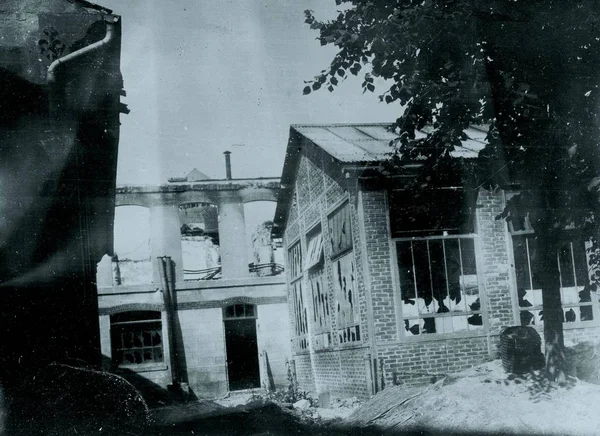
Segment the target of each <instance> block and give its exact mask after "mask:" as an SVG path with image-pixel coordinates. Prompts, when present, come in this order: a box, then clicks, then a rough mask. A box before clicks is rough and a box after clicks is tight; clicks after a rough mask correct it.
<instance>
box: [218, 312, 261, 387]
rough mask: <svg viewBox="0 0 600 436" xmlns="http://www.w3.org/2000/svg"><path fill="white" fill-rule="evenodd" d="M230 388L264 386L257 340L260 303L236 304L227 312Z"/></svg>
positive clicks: (224, 315)
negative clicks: (261, 381)
mask: <svg viewBox="0 0 600 436" xmlns="http://www.w3.org/2000/svg"><path fill="white" fill-rule="evenodd" d="M223 318H224V323H225V349H226V352H227V375H228V378H229V390H230V391H239V390H242V389H253V388H259V387H260V368H259V361H258V345H257V340H256V307H255V306H254V305H252V304H232V305H231V306H227V307H226V308H225V310H224V314H223Z"/></svg>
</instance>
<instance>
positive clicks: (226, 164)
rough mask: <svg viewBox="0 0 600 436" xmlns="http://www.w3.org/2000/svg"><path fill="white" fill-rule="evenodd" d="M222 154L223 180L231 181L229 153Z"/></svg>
mask: <svg viewBox="0 0 600 436" xmlns="http://www.w3.org/2000/svg"><path fill="white" fill-rule="evenodd" d="M223 154H224V155H225V178H226V179H227V180H231V152H230V151H225V152H223Z"/></svg>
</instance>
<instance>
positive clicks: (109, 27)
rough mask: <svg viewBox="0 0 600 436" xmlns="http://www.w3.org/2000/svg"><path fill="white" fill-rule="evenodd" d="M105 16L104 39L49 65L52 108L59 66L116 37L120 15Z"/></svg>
mask: <svg viewBox="0 0 600 436" xmlns="http://www.w3.org/2000/svg"><path fill="white" fill-rule="evenodd" d="M103 18H104V21H105V22H106V36H105V37H104V38H103V39H102V40H100V41H97V42H94V43H93V44H90V45H88V46H85V47H83V48H80V49H79V50H75V51H74V52H72V53H69V54H68V55H65V56H63V57H62V58H59V59H56V60H55V61H54V62H52V63H51V64H50V66H49V67H48V72H47V74H46V82H47V83H48V85H49V86H50V91H51V109H54V110H55V109H56V108H55V107H53V106H54V105H53V104H52V94H54V95H56V92H55V91H56V90H55V88H56V83H57V81H56V70H57V68H58V67H59V66H60V65H64V64H67V63H70V62H72V61H73V60H75V59H77V58H79V57H81V56H84V55H86V54H88V53H91V52H94V51H96V50H99V49H100V48H102V47H104V46H105V45H107V44H109V43H110V42H111V41H112V40H113V39H114V37H115V34H116V32H115V24H116V23H118V22H119V17H118V16H116V15H104V16H103Z"/></svg>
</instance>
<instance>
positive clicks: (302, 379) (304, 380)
mask: <svg viewBox="0 0 600 436" xmlns="http://www.w3.org/2000/svg"><path fill="white" fill-rule="evenodd" d="M294 367H295V370H296V380H297V381H298V385H299V387H300V389H301V390H303V391H306V392H311V393H313V394H314V393H315V392H316V391H317V389H316V388H315V378H314V376H313V371H312V367H311V358H310V354H309V353H302V354H296V355H294Z"/></svg>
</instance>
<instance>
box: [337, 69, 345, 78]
mask: <svg viewBox="0 0 600 436" xmlns="http://www.w3.org/2000/svg"><path fill="white" fill-rule="evenodd" d="M337 73H338V75H339V76H340V77H344V76H345V75H346V72H345V71H344V70H343V69H342V68H338V70H337Z"/></svg>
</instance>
